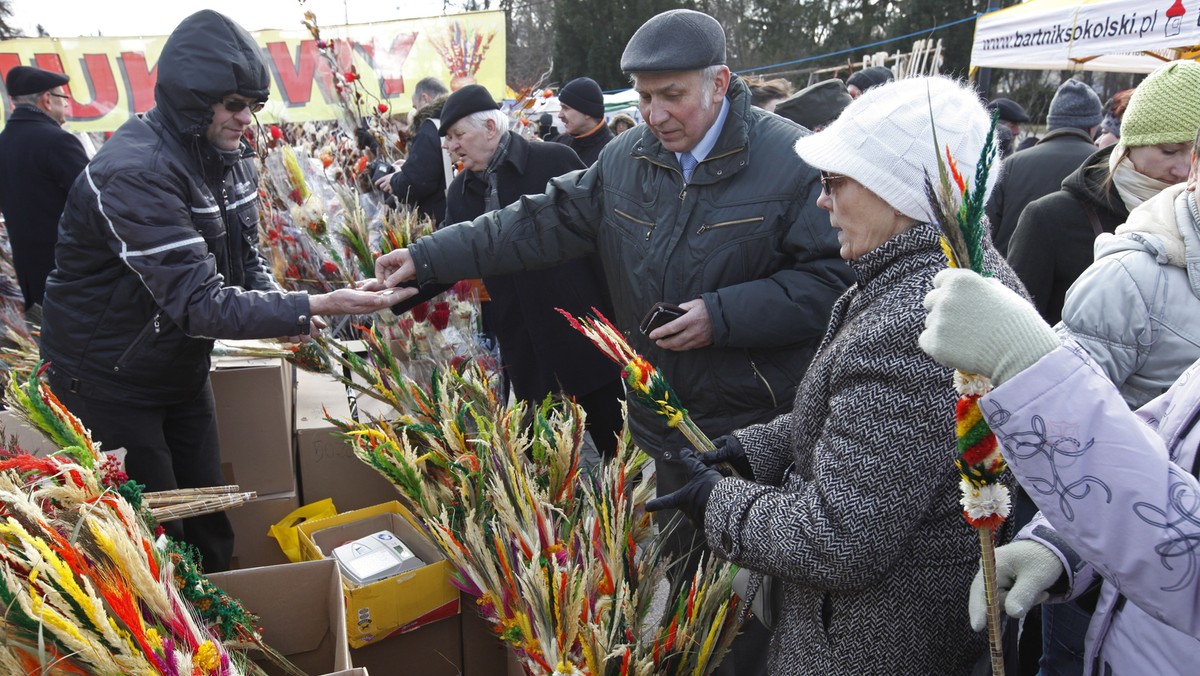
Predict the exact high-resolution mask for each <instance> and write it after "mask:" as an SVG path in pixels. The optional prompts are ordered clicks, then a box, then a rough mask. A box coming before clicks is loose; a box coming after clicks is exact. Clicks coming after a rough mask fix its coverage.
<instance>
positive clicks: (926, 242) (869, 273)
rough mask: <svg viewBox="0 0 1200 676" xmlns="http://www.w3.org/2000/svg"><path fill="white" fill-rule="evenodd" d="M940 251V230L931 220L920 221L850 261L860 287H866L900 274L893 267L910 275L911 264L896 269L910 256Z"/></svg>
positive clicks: (900, 273)
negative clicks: (896, 264)
mask: <svg viewBox="0 0 1200 676" xmlns="http://www.w3.org/2000/svg"><path fill="white" fill-rule="evenodd" d="M940 252H941V240H940V235H939V233H938V231H937V229H936V228H935V227H934V226H933V225H930V224H929V223H917V224H916V225H914V226H913V227H911V228H909V229H908V230H905V231H904V232H902V233H900V234H898V235H896V236H895V237H893V238H891V239H889V240H888V241H886V242H884V243H883V244H880V245H879V246H877V247H875V248H874V249H873V250H871V251H868V252H867V253H865V254H863V255H862V256H860V257H859V258H858V260H855V261H849V263H850V267H851V268H853V269H854V272H855V273H856V274H857V275H858V286H859V288H864V287H868V286H875V285H877V282H878V283H886V282H887V280H888V279H889V278H890V277H893V276H896V275H894V274H893V273H891V272H890V271H891V270H892V269H896V270H897V271H898V273H899V275H900V276H904V275H907V274H908V267H907V266H899V267H897V268H893V265H894V264H895V263H896V262H898V261H900V260H902V259H904V258H906V257H909V256H911V255H913V254H919V253H920V254H924V253H938V255H941V254H940Z"/></svg>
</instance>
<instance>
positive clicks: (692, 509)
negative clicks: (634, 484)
mask: <svg viewBox="0 0 1200 676" xmlns="http://www.w3.org/2000/svg"><path fill="white" fill-rule="evenodd" d="M662 460H665V461H667V462H674V461H678V462H679V463H680V464H682V465H683V467H684V469H686V470H687V472H688V475H689V478H688V482H687V483H686V484H684V485H683V487H682V488H680V489H679V490H677V491H675V492H674V493H668V494H667V495H664V496H662V497H658V498H655V499H653V500H651V501H649V502H647V503H646V511H647V512H657V511H658V510H660V509H678V510H679V511H681V512H683V513H684V514H685V515H687V517H688V518H689V519H691V521H692V524H693V525H694V526H695V527H696V528H697V529H698V530H704V510H705V509H707V508H708V496H709V494H710V493H712V489H713V486H716V485H717V482H718V481H720V480H721V479H724V478H725V477H724V476H722V475H721V473H720V472H718V471H717V470H715V469H713V468H712V467H709V466H708V465H705V464H704V463H703V462H701V461H700V455H699V454H697V453H696V452H695V451H693V450H692V449H690V448H683V449H680V450H678V451H665V452H664V453H663V454H662Z"/></svg>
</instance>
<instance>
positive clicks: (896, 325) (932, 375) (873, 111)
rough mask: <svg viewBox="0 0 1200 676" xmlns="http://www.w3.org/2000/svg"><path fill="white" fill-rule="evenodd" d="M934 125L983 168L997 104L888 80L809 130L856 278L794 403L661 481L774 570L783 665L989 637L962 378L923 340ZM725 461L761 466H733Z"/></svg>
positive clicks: (902, 665)
mask: <svg viewBox="0 0 1200 676" xmlns="http://www.w3.org/2000/svg"><path fill="white" fill-rule="evenodd" d="M931 110H932V111H935V112H934V116H935V117H934V119H931V116H930V111H931ZM934 125H936V127H937V138H938V142H940V143H941V144H942V146H943V147H945V146H948V147H949V149H950V152H951V153H952V155H953V156H954V158H955V159H956V160H957V161H958V163H959V168H960V170H961V171H962V172H963V173H964V174H965V175H967V176H972V175H974V172H975V164H976V162H977V161H978V158H979V156H980V151H981V150H982V148H983V146H984V141H985V138H986V136H987V133H988V128H989V117H988V114H987V113H986V112H985V110H984V107H983V104H982V102H981V101H980V100H979V98H978V97H977V96H976V94H975V93H974V91H973V90H971V89H970V88H968V87H966V86H964V85H961V84H959V83H957V82H955V81H953V80H949V79H946V78H941V77H934V78H914V79H906V80H902V81H898V82H893V83H889V84H885V85H882V86H880V87H876V88H873V89H871V90H870V91H869V92H867V93H866V94H864V95H863V96H861V97H860V98H858V99H856V100H855V101H854V102H852V103H851V104H850V105H849V106H848V107H846V109H845V111H843V113H842V115H841V116H840V117H839V118H838V119H837V120H836V121H835V122H834V123H833V124H831V125H830V126H829V127H827V128H826V129H825V130H824V131H822V132H821V133H819V134H813V135H811V136H807V137H804V138H802V139H800V140H799V141H798V142H797V143H796V152H797V154H799V155H800V157H801V158H802V159H803V160H804V161H805V162H807V163H808V164H810V165H812V166H813V167H815V168H818V169H821V170H822V180H821V185H822V190H821V194H820V196H819V198H818V200H817V204H818V205H819V206H820V207H822V208H824V209H826V210H828V211H829V212H830V222H831V224H832V226H833V227H834V228H835V229H836V230H837V231H838V239H839V241H840V243H841V255H842V258H844V259H845V260H846V261H847V262H848V263H849V265H850V266H851V267H853V268H854V270H855V271H856V272H857V273H858V284H857V285H856V286H853V287H851V289H850V290H849V291H847V292H846V294H845V295H843V296H842V297H841V299H839V300H838V302H837V303H836V304H835V305H834V308H833V316H832V318H831V320H830V324H829V327H828V329H827V331H826V334H825V339H824V341H823V343H822V346H821V348H820V350H819V351H818V352H817V355H816V356H815V357H814V358H813V361H812V365H811V366H810V367H809V369H808V373H807V374H806V375H805V377H804V380H803V381H802V382H801V384H800V386H799V388H798V389H797V391H796V399H795V407H794V409H793V411H792V413H789V414H786V415H783V416H780V417H779V418H776V419H775V420H774V421H772V422H770V423H767V424H764V425H755V426H752V427H748V428H745V429H741V430H738V431H736V432H735V433H734V434H733V435H732V436H731V437H723V438H722V440H721V443H720V444H718V446H719V447H720V450H718V451H716V452H714V453H709V454H704V455H702V456H696V455H695V454H692V453H691V452H690V451H687V450H685V452H684V453H683V454H682V455H683V456H684V458H682V459H683V461H684V462H685V463H687V464H689V465H691V466H692V468H693V470H694V476H693V478H692V480H691V482H690V483H689V484H687V485H686V486H685V487H684V488H683V489H681V490H680V491H678V492H677V493H673V494H671V495H670V496H666V497H665V498H663V499H664V500H666V501H671V502H673V503H674V504H673V506H674V505H683V507H682V509H684V510H685V512H687V513H688V514H689V516H690V517H691V518H692V519H693V521H695V522H697V523H702V524H703V526H704V531H705V536H706V538H707V541H708V544H709V546H710V547H712V549H713V551H714V552H717V553H718V554H719V555H720V556H722V557H724V558H727V559H729V560H730V561H733V562H734V563H736V564H738V565H739V566H742V567H744V568H747V569H750V570H752V571H755V572H757V573H762V574H767V575H771V576H774V585H773V588H774V589H775V590H776V592H777V596H778V598H776V599H773V600H772V602H771V604H770V606H772V607H774V608H777V612H776V613H775V617H774V618H773V619H774V620H775V622H774V624H775V626H774V635H773V642H772V646H771V654H770V664H771V673H772V674H823V675H831V674H832V675H836V674H847V675H850V674H853V675H855V676H858V675H860V674H883V673H894V674H940V675H946V674H950V675H952V674H967V673H970V672H971V670H972V666H973V665H974V664H975V662H976V661H977V659H978V658H979V657H980V656H981V655H983V654H984V653H985V650H986V642H985V639H984V638H983V637H982V636H981V635H980V634H977V633H976V632H974V631H972V630H971V627H970V624H969V621H968V613H967V600H968V594H969V589H970V585H971V579H972V577H973V576H974V574H975V571H976V568H977V566H978V559H979V544H978V538H977V536H976V534H975V532H974V531H973V530H972V528H971V527H970V526H969V525H968V524H967V522H966V520H965V519H964V518H963V516H962V508H961V507H960V506H959V502H958V501H959V489H958V481H959V479H958V474H957V471H956V470H955V466H954V460H955V457H956V455H957V453H956V450H955V436H954V413H953V411H954V402H955V399H956V395H955V392H954V389H953V386H952V375H951V371H950V369H948V368H946V367H943V366H940V365H938V364H937V363H935V362H934V361H933V360H932V359H931V358H929V357H928V356H926V355H925V354H924V353H922V352H921V350H920V349H919V348H918V346H917V337H918V335H919V334H920V332H921V329H922V325H923V321H924V318H925V311H924V308H923V307H922V301H923V299H924V297H925V294H926V292H928V291H929V290H930V289H931V288H932V285H933V277H934V275H936V274H937V272H938V271H939V270H941V269H943V268H945V267H946V258H945V256H944V255H943V253H942V250H941V248H940V245H939V230H938V227H937V226H936V225H934V224H931V220H932V218H933V216H932V213H931V209H930V207H929V202H928V200H927V199H926V195H925V182H926V178H927V177H931V178H935V177H937V176H938V160H937V150H936V147H937V146H936V144H935V142H934V135H933V126H934ZM993 183H994V176H993V178H992V179H989V181H988V186H987V187H988V189H990V187H991V185H992V184H993ZM986 256H987V260H988V263H989V265H990V266H991V267H992V269H993V271H994V272H995V274H996V276H997V277H998V278H999V279H1001V280H1002V281H1003V282H1005V283H1007V284H1009V285H1012V286H1013V287H1018V286H1019V284H1018V282H1017V281H1016V278H1015V276H1014V275H1013V274H1012V271H1011V270H1009V269H1008V267H1007V266H1005V265H1004V263H1003V261H1002V260H1001V259H1000V257H999V255H998V254H997V253H996V252H995V250H993V249H988V251H987V254H986ZM710 456H712V457H710ZM718 460H726V461H729V462H731V464H733V465H734V466H735V467H737V468H739V471H740V473H742V475H743V476H749V477H752V480H744V479H739V478H735V477H728V478H723V477H722V476H721V475H720V474H719V473H718V472H717V470H715V469H714V468H712V467H710V466H709V465H712V464H714V463H715V462H716V461H718ZM751 588H752V589H753V588H754V585H753V584H752V585H751Z"/></svg>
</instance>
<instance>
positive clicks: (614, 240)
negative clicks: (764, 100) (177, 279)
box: [376, 10, 853, 674]
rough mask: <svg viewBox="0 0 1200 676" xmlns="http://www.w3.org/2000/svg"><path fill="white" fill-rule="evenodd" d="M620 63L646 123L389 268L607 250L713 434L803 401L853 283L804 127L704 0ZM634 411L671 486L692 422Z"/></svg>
mask: <svg viewBox="0 0 1200 676" xmlns="http://www.w3.org/2000/svg"><path fill="white" fill-rule="evenodd" d="M621 68H622V70H624V71H625V72H627V73H629V74H630V75H631V76H632V79H633V84H634V89H635V90H636V91H637V92H638V94H639V98H640V100H639V107H640V110H641V114H642V118H643V119H644V120H645V124H642V125H638V126H637V127H634V128H633V129H632V130H630V131H629V132H626V133H624V134H621V135H620V136H618V137H617V138H616V139H614V140H613V141H612V142H611V143H609V145H608V148H607V149H606V150H605V151H604V152H603V153H602V154H601V157H600V159H599V161H598V162H596V164H594V165H593V166H592V167H590V168H589V169H588V170H587V171H584V172H574V173H570V174H566V175H564V176H560V177H558V178H555V179H553V180H551V181H550V182H549V185H547V186H546V189H545V194H542V195H535V196H526V197H524V198H522V199H521V200H519V201H517V202H516V203H515V204H513V205H511V206H509V207H508V208H506V209H502V210H500V211H494V212H489V213H485V214H484V215H482V216H480V217H479V218H476V219H475V220H474V221H473V222H470V223H459V224H457V225H453V226H450V227H448V228H443V229H442V230H440V231H438V232H436V233H434V234H433V235H430V236H427V237H423V238H422V239H421V240H419V241H418V242H416V243H414V244H413V246H412V247H410V248H408V249H403V250H398V251H394V252H391V253H389V254H386V255H384V256H382V257H380V258H379V259H378V261H377V265H376V273H377V276H378V280H379V282H378V283H381V284H387V285H396V284H398V283H400V282H401V281H404V280H412V279H415V280H416V281H417V282H419V283H420V284H422V285H423V284H429V283H433V282H442V283H446V282H453V281H456V280H459V279H468V278H471V277H477V276H480V275H483V274H498V273H509V272H515V271H518V270H525V269H533V268H536V267H543V266H547V265H552V264H556V263H561V262H563V261H565V260H568V259H571V258H581V257H584V256H588V255H591V254H593V253H598V254H599V257H600V260H601V262H602V263H603V265H604V271H605V273H606V276H607V281H608V287H609V290H610V292H611V297H612V302H613V308H614V315H613V316H612V320H613V321H614V323H615V324H616V326H617V328H619V329H620V330H622V332H623V333H624V335H625V336H626V337H627V338H628V340H629V342H630V344H631V345H632V346H633V348H634V349H636V350H637V351H639V352H640V353H642V354H643V355H645V356H646V358H647V359H648V360H649V361H650V363H652V364H654V365H655V366H656V367H658V368H659V369H660V370H661V371H662V372H663V373H664V374H665V375H666V378H667V380H668V381H669V382H670V383H671V384H672V386H673V387H674V388H675V390H676V392H677V393H678V394H679V397H680V400H681V401H682V402H683V404H684V405H685V406H687V409H688V412H689V413H690V414H691V417H692V419H693V420H694V421H695V422H696V424H697V425H699V427H700V428H701V429H702V430H703V431H704V432H705V434H707V435H708V436H709V437H710V438H713V439H716V438H718V437H720V436H722V435H726V434H729V433H730V432H732V431H733V430H735V429H739V428H741V427H745V426H747V425H752V424H756V423H764V422H768V421H770V420H773V419H775V417H776V416H777V415H779V414H781V413H784V412H787V411H790V410H792V405H793V399H794V396H795V389H796V385H797V383H799V381H800V379H801V377H802V376H803V375H804V371H805V369H806V368H807V366H808V363H809V361H810V360H811V359H812V355H813V353H814V352H815V350H816V347H817V344H818V343H819V342H820V340H821V337H822V336H823V335H824V332H825V328H826V325H827V324H828V322H829V315H830V310H831V308H832V305H833V302H834V301H835V300H836V299H837V297H838V296H839V295H841V293H842V291H844V290H845V288H846V287H847V286H848V285H849V284H850V283H851V282H852V281H853V273H852V272H851V270H850V268H849V267H847V266H846V265H845V264H844V263H843V262H842V260H841V259H840V258H839V256H838V243H837V240H836V236H835V234H834V231H833V230H832V229H831V228H830V227H829V215H828V214H827V213H826V212H824V211H823V210H821V209H819V208H818V207H817V206H816V201H817V197H818V194H819V192H820V190H821V186H820V182H819V180H818V179H819V176H818V172H817V171H815V170H814V169H812V168H811V167H809V166H807V165H806V164H804V163H803V162H802V161H801V160H800V159H799V158H798V157H797V156H796V154H795V153H794V152H793V150H792V147H793V145H794V144H795V142H796V140H797V139H798V138H800V137H801V136H803V135H805V134H806V132H805V131H804V130H803V129H802V128H801V127H799V126H797V125H796V124H795V123H793V122H791V121H789V120H785V119H784V118H782V117H779V116H778V115H774V114H772V113H768V112H766V111H764V110H761V109H758V108H754V107H752V106H751V102H750V92H749V89H748V88H747V87H746V85H745V84H744V83H743V82H742V81H741V80H740V79H739V78H737V77H736V76H733V75H731V73H730V71H729V68H728V67H727V66H726V65H725V34H724V31H723V30H722V28H721V26H720V24H719V23H717V21H716V20H715V19H713V18H712V17H710V16H708V15H707V14H703V13H701V12H695V11H691V10H671V11H668V12H664V13H662V14H659V15H657V16H655V17H653V18H651V19H650V20H649V21H647V22H646V23H645V24H643V25H642V27H641V28H639V29H638V30H637V32H636V33H634V35H633V37H632V38H631V39H630V41H629V43H628V45H627V46H626V48H625V52H624V54H623V55H622V57H621ZM398 293H399V294H401V295H402V296H403V295H408V294H412V293H415V291H411V290H403V291H399V292H398ZM662 301H665V302H667V303H671V304H675V305H677V306H679V307H680V308H681V309H682V311H683V314H682V316H679V317H678V318H676V319H673V320H671V321H668V322H666V323H665V324H662V325H661V326H659V327H658V328H653V329H651V330H649V331H648V332H647V334H645V335H644V334H642V332H641V331H640V330H639V324H640V322H641V320H642V319H643V317H645V316H646V315H647V313H648V312H650V311H651V309H652V308H653V307H654V306H655V305H656V304H657V303H659V302H662ZM628 415H629V425H630V430H631V432H632V434H633V437H634V440H635V441H636V442H637V444H638V445H639V446H640V447H641V448H642V449H644V450H645V451H646V452H647V453H649V454H651V455H652V456H654V457H655V467H656V471H657V475H658V478H657V487H658V488H657V490H658V493H659V495H662V496H665V495H667V494H668V493H672V492H674V491H676V490H677V489H680V488H681V487H683V486H685V484H688V483H689V480H690V479H691V477H692V471H691V468H690V466H689V465H687V464H686V463H684V462H681V461H680V460H679V455H680V454H679V449H681V448H682V447H684V446H685V445H686V444H687V442H686V440H685V439H684V438H683V436H682V435H681V434H680V433H679V432H678V431H676V430H674V429H673V428H671V427H669V426H668V425H667V421H665V420H663V419H662V418H660V417H658V416H657V415H655V414H654V413H652V412H650V411H648V410H647V409H644V408H642V407H638V406H631V407H629V414H628ZM779 469H780V470H782V468H779ZM701 511H703V510H701ZM667 512H670V513H671V514H675V512H674V510H667ZM659 518H660V523H663V522H665V521H667V520H669V519H670V515H666V514H664V513H662V512H660V517H659ZM676 518H678V517H676ZM700 525H701V526H702V525H703V524H700ZM694 535H696V536H698V537H696V539H695V541H694V544H695V545H696V546H699V547H702V546H703V545H704V538H703V536H702V535H699V534H698V533H697V532H696V531H695V530H693V529H689V528H687V527H686V524H684V527H681V528H678V529H676V531H674V533H673V536H674V540H673V541H672V542H671V544H670V547H671V549H672V551H674V552H676V553H687V552H690V551H693V549H692V547H693V536H694ZM747 631H748V633H750V634H755V633H757V632H761V627H758V628H757V629H748V630H747ZM739 640H741V639H739ZM753 640H754V639H753V637H752V638H751V640H750V642H751V643H753ZM765 645H766V644H765V640H760V641H759V642H758V643H757V645H756V646H754V647H752V648H751V649H749V650H747V651H745V652H742V651H740V650H739V651H735V652H736V653H737V654H736V655H735V657H734V659H733V660H732V661H735V662H737V663H738V665H739V666H738V673H739V674H754V673H760V672H761V670H762V666H761V665H762V663H763V661H765V658H766V649H765ZM747 653H748V654H747ZM743 659H748V661H747V662H745V663H743ZM729 661H730V660H727V662H729ZM753 662H757V664H752V663H753ZM722 666H723V667H724V666H725V665H722Z"/></svg>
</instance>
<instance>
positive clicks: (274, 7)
mask: <svg viewBox="0 0 1200 676" xmlns="http://www.w3.org/2000/svg"><path fill="white" fill-rule="evenodd" d="M10 6H11V7H12V11H13V16H12V21H11V22H10V23H11V25H13V26H15V27H17V28H19V29H21V30H22V31H24V32H25V35H27V36H29V37H35V36H37V25H38V24H41V25H42V27H43V28H45V29H46V32H47V33H49V34H50V36H51V37H56V38H67V37H76V36H80V35H97V34H103V35H105V36H118V35H166V34H168V33H170V32H171V30H172V29H173V28H175V26H176V25H178V24H179V22H180V21H182V20H183V19H184V18H185V17H187V16H188V15H190V14H192V13H193V12H196V11H198V10H201V9H214V10H216V11H218V12H221V13H222V14H225V15H226V16H228V17H230V18H231V19H233V20H234V21H236V22H238V23H240V24H241V25H242V27H244V28H246V29H247V30H259V29H263V28H289V29H300V28H301V25H300V21H301V20H302V19H303V18H304V12H306V11H311V12H313V13H315V14H316V15H317V23H318V24H320V25H322V26H332V25H336V24H343V23H367V22H372V21H392V20H395V19H412V18H417V17H425V16H438V15H440V14H442V0H306V1H305V2H300V1H299V0H167V1H165V2H163V1H159V2H133V1H131V0H11V3H10Z"/></svg>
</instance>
